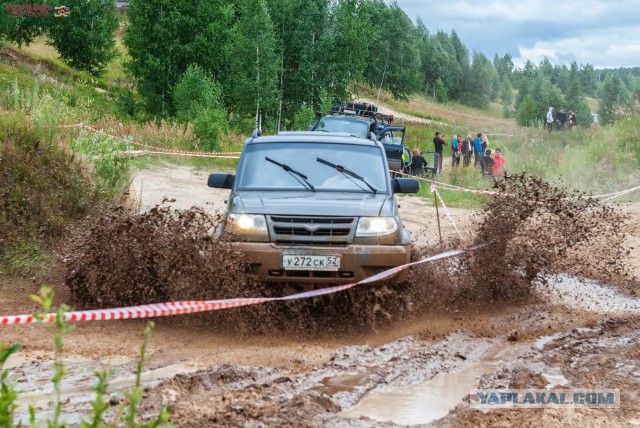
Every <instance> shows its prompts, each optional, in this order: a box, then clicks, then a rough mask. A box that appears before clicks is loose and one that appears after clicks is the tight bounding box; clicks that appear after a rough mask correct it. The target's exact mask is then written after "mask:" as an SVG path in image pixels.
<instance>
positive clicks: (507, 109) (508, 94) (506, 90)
mask: <svg viewBox="0 0 640 428" xmlns="http://www.w3.org/2000/svg"><path fill="white" fill-rule="evenodd" d="M500 101H502V112H503V114H504V117H511V104H513V86H512V85H511V80H509V77H508V76H507V75H505V76H504V77H503V78H502V82H501V83H500Z"/></svg>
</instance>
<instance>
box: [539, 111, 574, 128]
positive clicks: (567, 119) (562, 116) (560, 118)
mask: <svg viewBox="0 0 640 428" xmlns="http://www.w3.org/2000/svg"><path fill="white" fill-rule="evenodd" d="M546 119H547V131H549V132H551V131H552V130H553V124H554V123H555V125H556V130H557V131H558V132H560V131H562V130H563V129H564V126H565V123H566V124H567V127H568V128H569V130H573V128H574V127H575V126H576V125H577V124H578V122H577V118H576V114H575V113H574V112H573V111H571V110H569V113H565V111H564V107H560V111H559V112H558V113H557V114H556V116H555V118H554V117H553V107H549V111H547V118H546Z"/></svg>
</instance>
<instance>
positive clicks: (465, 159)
mask: <svg viewBox="0 0 640 428" xmlns="http://www.w3.org/2000/svg"><path fill="white" fill-rule="evenodd" d="M472 153H473V141H472V140H471V133H470V132H469V133H468V134H467V138H465V140H464V141H463V142H462V166H469V165H470V164H471V154H472Z"/></svg>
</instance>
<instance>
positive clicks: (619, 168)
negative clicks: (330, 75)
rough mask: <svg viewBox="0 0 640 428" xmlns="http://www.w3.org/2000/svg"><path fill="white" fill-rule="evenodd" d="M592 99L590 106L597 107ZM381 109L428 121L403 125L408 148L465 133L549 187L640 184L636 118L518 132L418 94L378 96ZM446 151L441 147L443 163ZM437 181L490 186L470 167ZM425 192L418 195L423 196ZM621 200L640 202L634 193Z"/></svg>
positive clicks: (465, 200) (465, 199)
mask: <svg viewBox="0 0 640 428" xmlns="http://www.w3.org/2000/svg"><path fill="white" fill-rule="evenodd" d="M359 91H360V94H361V96H362V97H364V98H367V99H371V100H375V99H376V96H377V93H375V92H374V91H370V90H368V89H367V88H365V87H360V88H359ZM597 102H598V101H597V100H590V105H593V108H597ZM380 104H381V105H384V106H387V107H389V108H391V109H393V110H395V111H397V112H400V113H405V114H409V115H412V116H416V117H419V118H424V119H430V120H433V121H435V122H439V123H434V124H432V125H417V124H415V123H408V124H407V136H406V142H407V145H408V146H409V147H410V148H414V147H417V148H419V149H420V150H431V151H432V150H433V143H432V139H433V137H434V135H435V132H436V131H440V132H442V133H444V134H445V135H446V140H447V143H449V142H450V141H451V137H452V136H453V135H454V134H463V135H465V134H466V133H467V132H468V131H470V132H472V133H473V134H476V133H478V132H482V133H485V134H487V135H488V136H489V147H490V148H492V149H495V148H496V147H500V148H501V149H502V151H503V153H504V155H505V157H506V158H507V169H508V172H510V173H517V172H521V171H526V172H527V173H529V174H534V175H538V176H540V177H543V178H545V179H547V180H549V181H551V182H552V183H555V184H558V185H560V186H563V187H567V188H569V189H571V190H578V191H582V192H588V193H592V194H603V193H609V192H613V191H617V190H623V189H626V188H629V187H633V186H637V185H639V184H640V149H639V147H640V131H639V129H640V118H638V117H631V118H628V119H626V120H623V121H620V122H618V123H616V124H615V125H613V126H608V127H601V126H595V125H594V126H592V127H590V128H586V129H584V128H580V129H577V130H574V131H564V132H561V133H558V132H555V131H554V132H552V133H548V132H547V131H545V130H543V129H533V128H523V127H521V126H518V125H517V124H516V123H515V121H513V120H510V119H505V118H503V117H502V116H501V112H500V111H499V110H500V109H499V108H497V106H496V108H493V109H490V110H477V109H473V108H471V107H467V106H462V105H459V104H456V103H449V104H445V105H442V104H438V103H435V102H434V101H433V100H432V99H430V98H428V97H424V96H420V95H414V96H412V97H411V98H410V99H409V101H408V102H399V101H396V100H393V99H392V98H391V96H390V95H389V94H382V95H381V97H380ZM450 156H451V150H450V149H449V147H448V144H447V147H446V148H445V162H446V161H448V160H449V158H450ZM440 180H441V181H444V182H448V183H452V184H457V185H461V186H465V187H472V188H488V187H489V186H490V184H491V183H490V182H488V181H487V180H485V179H483V178H482V177H480V172H479V171H478V170H477V169H474V168H468V169H465V168H461V169H457V170H452V169H451V167H445V170H444V171H443V173H442V176H441V178H440ZM426 193H427V191H426V189H425V191H424V192H423V194H424V195H425V196H426ZM449 196H450V199H452V200H453V205H454V206H456V205H459V206H468V205H475V204H477V203H478V202H479V201H480V200H479V199H478V198H476V197H474V196H471V195H460V194H455V195H453V194H452V195H449ZM620 201H640V195H639V194H637V193H636V194H633V195H630V196H628V197H625V198H620Z"/></svg>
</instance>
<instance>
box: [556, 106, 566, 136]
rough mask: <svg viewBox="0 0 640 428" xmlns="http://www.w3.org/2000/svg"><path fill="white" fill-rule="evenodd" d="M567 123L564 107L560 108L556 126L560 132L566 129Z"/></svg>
mask: <svg viewBox="0 0 640 428" xmlns="http://www.w3.org/2000/svg"><path fill="white" fill-rule="evenodd" d="M566 121H567V113H565V112H564V107H560V111H559V112H558V114H557V116H556V125H557V129H558V132H560V131H562V130H563V129H564V123H565V122H566Z"/></svg>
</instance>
